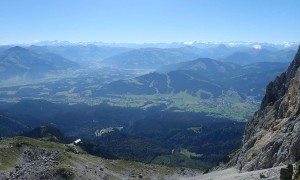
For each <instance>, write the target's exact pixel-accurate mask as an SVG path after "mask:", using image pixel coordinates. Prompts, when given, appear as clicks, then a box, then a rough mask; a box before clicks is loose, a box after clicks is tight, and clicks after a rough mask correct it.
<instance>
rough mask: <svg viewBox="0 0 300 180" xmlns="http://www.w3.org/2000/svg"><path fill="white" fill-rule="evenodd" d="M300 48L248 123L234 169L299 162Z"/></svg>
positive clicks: (273, 83)
mask: <svg viewBox="0 0 300 180" xmlns="http://www.w3.org/2000/svg"><path fill="white" fill-rule="evenodd" d="M299 114H300V48H299V50H298V52H297V54H296V56H295V59H294V60H293V62H292V63H291V64H290V66H289V68H288V69H287V71H286V72H284V73H282V74H281V75H280V76H279V77H277V78H276V79H275V80H274V81H272V82H271V83H270V84H269V85H268V86H267V90H266V95H265V97H264V99H263V101H262V104H261V108H260V110H258V111H257V112H256V113H255V114H254V116H253V117H252V119H251V120H250V121H249V122H248V124H247V128H246V130H245V134H244V137H243V142H242V148H241V151H240V155H239V157H238V159H237V166H238V168H239V169H240V170H242V171H251V170H258V169H264V168H270V167H275V166H278V165H281V164H288V163H293V162H296V161H299V160H300V115H299Z"/></svg>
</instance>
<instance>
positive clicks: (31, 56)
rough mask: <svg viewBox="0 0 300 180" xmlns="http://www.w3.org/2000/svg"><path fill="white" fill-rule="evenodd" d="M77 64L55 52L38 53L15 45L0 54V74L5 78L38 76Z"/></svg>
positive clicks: (75, 66) (73, 66)
mask: <svg viewBox="0 0 300 180" xmlns="http://www.w3.org/2000/svg"><path fill="white" fill-rule="evenodd" d="M78 67H79V65H77V64H76V63H74V62H72V61H70V60H67V59H65V58H63V57H61V56H59V55H56V54H50V53H49V54H38V53H35V52H33V51H30V50H28V49H25V48H22V47H19V46H16V47H12V48H9V49H7V50H6V51H4V52H3V53H2V55H1V56H0V75H1V79H5V78H13V77H18V78H23V79H24V78H25V79H26V78H38V77H42V76H43V75H45V74H47V73H51V72H55V71H59V70H67V69H69V68H78Z"/></svg>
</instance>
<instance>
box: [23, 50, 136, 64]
mask: <svg viewBox="0 0 300 180" xmlns="http://www.w3.org/2000/svg"><path fill="white" fill-rule="evenodd" d="M28 49H30V50H33V51H35V52H39V53H55V54H58V55H60V56H62V57H64V58H67V59H70V60H72V61H74V62H77V63H79V64H88V63H91V62H100V61H102V60H103V59H105V58H107V57H110V56H113V55H116V54H119V53H123V52H126V51H129V50H131V49H130V48H126V47H108V46H96V45H72V46H70V45H60V46H35V45H32V46H29V47H28Z"/></svg>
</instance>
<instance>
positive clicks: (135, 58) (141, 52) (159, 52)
mask: <svg viewBox="0 0 300 180" xmlns="http://www.w3.org/2000/svg"><path fill="white" fill-rule="evenodd" d="M196 58H198V54H197V48H170V49H158V48H144V49H135V50H132V51H129V52H124V53H121V54H117V55H115V56H112V57H109V58H106V59H104V60H103V61H102V63H104V64H109V65H114V66H117V67H121V68H129V69H131V68H132V69H138V68H141V69H144V68H145V69H147V68H150V69H151V68H153V69H155V68H158V67H160V66H163V65H166V64H172V63H178V62H182V61H191V60H194V59H196Z"/></svg>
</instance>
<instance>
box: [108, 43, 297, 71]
mask: <svg viewBox="0 0 300 180" xmlns="http://www.w3.org/2000/svg"><path fill="white" fill-rule="evenodd" d="M295 53H296V50H295V49H280V50H277V49H272V50H271V49H270V50H269V49H261V48H248V47H240V46H238V47H228V46H225V45H218V46H215V47H208V48H198V47H193V46H185V47H180V48H167V49H159V48H142V49H134V50H131V51H127V52H124V53H120V54H117V55H114V56H111V57H108V58H106V59H104V60H103V61H102V63H103V64H108V65H113V66H116V67H119V68H128V69H156V68H159V67H161V66H164V65H169V64H175V63H179V62H186V61H191V60H194V59H197V58H212V59H217V60H220V61H224V62H233V63H236V64H240V65H247V64H252V63H256V62H289V61H290V60H291V59H292V58H293V56H294V54H295Z"/></svg>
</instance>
